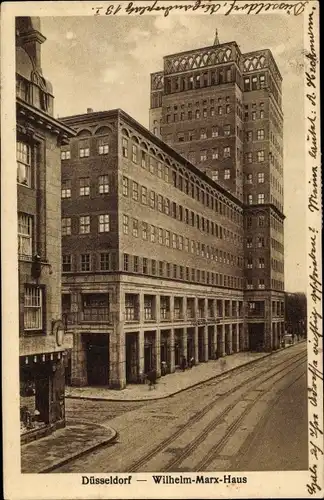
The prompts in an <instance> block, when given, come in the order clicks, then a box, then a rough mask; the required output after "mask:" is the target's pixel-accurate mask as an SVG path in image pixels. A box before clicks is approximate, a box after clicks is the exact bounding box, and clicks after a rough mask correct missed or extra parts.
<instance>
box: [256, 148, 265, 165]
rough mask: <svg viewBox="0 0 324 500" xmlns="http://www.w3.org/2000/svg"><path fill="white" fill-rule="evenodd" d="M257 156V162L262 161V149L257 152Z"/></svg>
mask: <svg viewBox="0 0 324 500" xmlns="http://www.w3.org/2000/svg"><path fill="white" fill-rule="evenodd" d="M257 158H258V162H263V161H264V151H263V150H262V151H258V152H257Z"/></svg>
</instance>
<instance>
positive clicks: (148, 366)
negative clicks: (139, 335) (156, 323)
mask: <svg viewBox="0 0 324 500" xmlns="http://www.w3.org/2000/svg"><path fill="white" fill-rule="evenodd" d="M144 335H145V336H144V373H148V372H149V371H150V370H153V369H154V368H155V356H154V347H155V335H154V333H149V332H145V334H144Z"/></svg>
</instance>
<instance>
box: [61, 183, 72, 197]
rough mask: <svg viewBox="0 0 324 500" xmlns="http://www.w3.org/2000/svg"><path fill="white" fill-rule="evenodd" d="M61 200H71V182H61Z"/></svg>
mask: <svg viewBox="0 0 324 500" xmlns="http://www.w3.org/2000/svg"><path fill="white" fill-rule="evenodd" d="M61 196H62V198H71V181H70V180H67V181H62V190H61Z"/></svg>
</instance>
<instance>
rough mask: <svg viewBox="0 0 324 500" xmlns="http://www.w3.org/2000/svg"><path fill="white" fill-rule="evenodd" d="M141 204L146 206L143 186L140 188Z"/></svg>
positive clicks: (145, 194) (145, 190)
mask: <svg viewBox="0 0 324 500" xmlns="http://www.w3.org/2000/svg"><path fill="white" fill-rule="evenodd" d="M141 202H142V203H143V205H147V189H146V187H145V186H142V187H141Z"/></svg>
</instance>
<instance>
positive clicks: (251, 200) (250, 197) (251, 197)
mask: <svg viewBox="0 0 324 500" xmlns="http://www.w3.org/2000/svg"><path fill="white" fill-rule="evenodd" d="M247 200H248V204H249V205H252V203H253V195H252V194H249V195H248V197H247Z"/></svg>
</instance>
